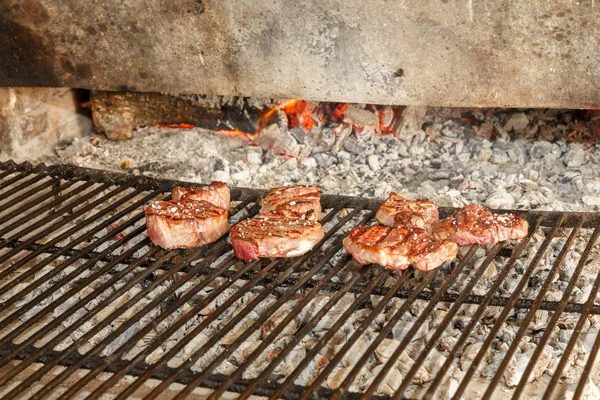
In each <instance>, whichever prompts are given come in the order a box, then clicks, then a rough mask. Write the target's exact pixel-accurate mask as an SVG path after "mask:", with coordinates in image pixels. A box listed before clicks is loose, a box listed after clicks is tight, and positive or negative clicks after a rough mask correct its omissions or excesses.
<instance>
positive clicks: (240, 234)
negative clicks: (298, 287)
mask: <svg viewBox="0 0 600 400" xmlns="http://www.w3.org/2000/svg"><path fill="white" fill-rule="evenodd" d="M230 235H231V245H232V246H233V250H234V252H235V255H236V256H237V257H238V258H240V259H242V260H257V259H259V258H269V257H296V256H299V255H302V254H304V253H306V252H308V251H310V250H311V249H312V248H313V247H314V246H315V245H316V244H317V243H319V242H320V241H321V239H323V236H324V232H323V227H322V226H321V224H319V223H318V222H314V221H310V220H308V219H307V218H304V217H303V215H302V214H290V213H289V211H288V215H282V214H281V213H278V212H271V213H261V214H259V215H258V217H256V218H249V219H245V220H243V221H241V222H240V223H238V224H236V225H234V226H233V228H231V233H230Z"/></svg>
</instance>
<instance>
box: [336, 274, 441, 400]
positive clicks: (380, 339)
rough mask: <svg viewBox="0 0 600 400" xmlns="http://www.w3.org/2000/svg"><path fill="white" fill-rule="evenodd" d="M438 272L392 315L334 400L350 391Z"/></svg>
mask: <svg viewBox="0 0 600 400" xmlns="http://www.w3.org/2000/svg"><path fill="white" fill-rule="evenodd" d="M436 272H437V269H436V270H433V271H429V272H428V273H427V275H425V278H423V280H422V281H421V282H420V283H419V285H417V286H416V287H415V288H414V290H413V293H412V295H411V296H409V297H408V298H407V299H406V301H405V302H404V303H402V306H400V308H399V309H398V311H396V312H395V313H394V315H392V317H391V318H390V319H389V321H388V322H386V324H385V325H384V326H383V327H382V328H381V331H380V332H379V334H378V335H377V337H376V338H375V340H373V342H372V343H371V344H370V345H369V347H368V348H367V350H366V351H365V352H364V354H363V355H362V356H361V357H360V359H359V360H358V361H357V362H356V365H355V366H354V367H353V368H352V370H351V371H350V372H349V373H348V375H347V376H346V378H344V380H343V381H342V383H341V385H340V386H339V387H338V388H337V389H336V390H335V392H334V393H333V395H332V396H331V399H332V400H334V399H339V398H340V397H341V396H342V395H343V394H344V392H345V391H346V390H347V389H348V387H349V386H350V385H351V384H352V382H353V381H354V378H355V377H356V375H358V373H359V372H360V370H361V369H362V368H363V366H364V365H365V364H366V363H367V361H368V359H369V358H370V357H371V355H372V354H374V352H375V350H376V349H377V347H378V346H379V345H380V344H381V342H383V340H384V339H385V338H387V336H388V335H389V334H390V332H392V329H393V327H394V326H395V325H396V323H398V321H400V319H401V318H402V316H404V314H406V312H407V311H408V309H409V308H410V306H411V304H412V303H413V302H414V301H415V300H416V298H417V297H418V295H419V293H421V292H422V291H423V290H425V288H426V287H427V285H428V284H429V282H430V281H431V279H432V278H433V277H434V276H435V274H436Z"/></svg>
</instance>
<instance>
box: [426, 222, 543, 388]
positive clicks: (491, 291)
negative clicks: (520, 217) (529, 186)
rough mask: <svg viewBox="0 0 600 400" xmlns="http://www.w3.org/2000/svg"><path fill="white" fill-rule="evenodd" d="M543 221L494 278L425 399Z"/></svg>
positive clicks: (459, 349)
mask: <svg viewBox="0 0 600 400" xmlns="http://www.w3.org/2000/svg"><path fill="white" fill-rule="evenodd" d="M541 222H542V218H541V217H540V218H538V220H537V221H536V224H535V226H534V227H533V228H532V229H530V232H529V234H528V235H527V237H526V238H525V239H523V240H522V241H521V242H520V243H519V244H518V245H517V247H516V249H515V251H513V253H512V255H511V257H510V258H509V260H508V261H507V262H506V264H505V265H504V268H502V271H501V272H500V273H499V274H498V277H497V278H496V279H495V280H494V283H493V284H492V286H491V287H490V288H489V290H488V293H487V294H486V296H485V297H484V299H483V301H482V302H481V304H480V305H479V307H477V310H476V311H475V313H474V314H473V316H471V318H470V319H469V323H468V324H467V326H465V328H464V329H463V330H462V332H461V335H460V337H459V338H458V341H457V342H456V343H455V344H454V346H452V350H451V351H450V353H449V354H448V356H447V357H446V361H445V362H444V365H442V367H441V368H440V370H439V371H438V372H437V374H436V375H435V378H434V379H433V381H432V382H431V383H430V384H429V387H428V388H427V392H426V393H425V395H424V396H423V398H424V399H431V398H432V397H433V395H434V393H435V391H436V390H437V388H438V386H439V385H440V384H441V383H442V380H443V379H444V376H445V375H446V374H445V373H446V372H447V371H450V368H451V367H452V364H454V362H455V359H456V356H457V355H458V353H459V352H460V351H461V350H462V349H463V347H464V345H465V343H466V340H467V339H468V338H469V335H470V333H471V331H473V329H474V328H475V326H476V325H477V323H478V322H479V319H480V318H481V316H482V315H483V312H484V311H485V310H486V308H487V307H488V305H489V302H490V300H491V299H492V297H493V295H494V293H496V291H497V290H498V288H499V287H500V285H501V284H502V282H504V279H505V278H506V277H507V276H508V274H509V272H510V271H512V268H513V266H514V264H515V261H517V259H518V258H519V256H520V255H521V253H522V252H523V250H524V249H525V247H526V246H527V244H528V243H529V242H530V240H531V237H532V236H533V234H534V232H535V231H536V230H537V229H538V228H539V226H540V224H541Z"/></svg>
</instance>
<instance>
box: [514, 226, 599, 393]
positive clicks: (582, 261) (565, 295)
mask: <svg viewBox="0 0 600 400" xmlns="http://www.w3.org/2000/svg"><path fill="white" fill-rule="evenodd" d="M598 235H600V228H596V229H595V230H594V233H593V234H592V236H591V237H590V240H589V241H588V243H587V246H586V248H585V250H584V251H583V254H582V255H581V258H580V259H579V262H578V263H577V267H576V268H575V271H574V272H573V275H572V276H571V278H570V280H569V284H568V285H567V288H566V289H565V291H564V292H563V296H562V299H561V301H560V303H559V306H558V307H557V309H556V310H555V311H554V314H552V318H551V319H550V321H549V322H548V325H547V327H545V328H544V334H543V335H542V337H541V338H540V341H539V342H538V344H537V346H536V348H535V350H534V352H533V355H532V356H531V359H530V360H529V363H528V364H527V367H526V368H525V371H524V372H523V376H522V377H521V380H520V381H519V384H518V385H517V388H516V389H515V393H514V395H513V398H514V399H518V398H519V397H520V395H521V393H522V391H523V389H524V387H525V384H526V383H527V381H528V380H529V376H530V375H531V372H532V370H533V367H534V366H535V364H536V363H537V360H538V359H539V357H540V355H541V354H542V351H543V350H544V346H545V345H546V343H547V342H548V339H550V335H551V334H552V332H553V331H554V327H555V326H556V324H557V323H558V319H559V318H560V316H561V315H562V313H563V311H564V308H565V305H566V303H567V301H568V300H569V297H570V296H571V293H572V292H573V289H574V288H575V284H576V283H577V281H578V280H579V277H580V276H581V272H582V271H583V267H584V266H585V263H586V262H587V260H588V258H589V256H590V253H591V251H592V249H593V247H594V244H595V243H596V240H597V239H598ZM599 276H600V274H599ZM596 280H598V279H596ZM594 286H596V283H595V284H594ZM597 291H598V290H597V286H596V293H597ZM586 303H589V301H588V302H586ZM587 306H588V304H586V307H587ZM584 315H585V314H582V315H581V316H580V318H579V321H577V325H579V323H580V321H581V326H580V327H579V330H578V329H575V330H574V331H573V334H572V336H571V339H570V340H569V343H571V342H573V345H574V344H575V343H574V342H575V340H576V339H577V337H578V336H579V332H580V331H581V327H582V326H583V321H582V319H583V318H584ZM571 349H572V348H571ZM571 349H568V351H567V349H565V352H564V353H563V355H562V358H561V362H562V359H565V362H566V359H568V358H569V353H570V352H571ZM565 355H566V356H565ZM561 362H559V366H560V364H561ZM557 369H558V368H557ZM560 372H562V367H561V371H560ZM560 372H559V373H558V374H557V373H556V372H555V374H554V376H557V377H558V376H560ZM554 376H553V379H554ZM551 385H552V381H550V385H549V386H548V387H550V386H551ZM546 393H548V391H546Z"/></svg>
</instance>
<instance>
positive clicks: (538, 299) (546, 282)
mask: <svg viewBox="0 0 600 400" xmlns="http://www.w3.org/2000/svg"><path fill="white" fill-rule="evenodd" d="M581 225H583V223H582V224H581ZM581 225H580V226H578V227H576V228H575V229H573V230H572V231H571V235H570V236H569V239H568V240H567V244H566V245H565V246H564V247H563V249H562V251H561V252H560V255H559V256H558V258H557V259H556V261H555V262H554V265H553V266H552V269H551V270H550V273H549V274H548V276H547V277H546V279H545V280H544V284H543V286H542V288H541V290H540V292H539V294H538V296H537V297H536V299H535V301H534V302H533V307H531V308H530V309H529V311H528V312H527V316H526V317H525V320H524V321H523V324H522V325H521V329H519V331H518V332H517V334H516V336H515V338H514V340H513V342H512V344H511V346H510V348H509V349H508V351H507V354H506V357H504V359H503V360H502V362H501V363H500V366H499V367H498V370H497V371H496V374H495V375H494V377H493V378H492V381H491V382H490V385H489V386H488V388H487V390H486V391H485V393H484V394H483V399H486V400H487V399H489V398H491V396H492V394H493V393H494V390H495V389H496V386H497V385H498V383H499V382H500V378H501V377H502V375H503V373H504V370H505V369H506V367H507V366H508V362H509V361H510V359H511V357H512V356H513V355H514V354H515V352H516V351H517V346H518V345H519V343H520V341H521V339H522V338H523V336H524V335H525V330H526V327H527V326H529V323H530V322H531V320H532V319H533V317H534V316H535V313H536V311H537V310H538V305H539V303H540V302H541V301H542V299H543V298H544V295H545V294H546V292H547V291H548V288H549V287H550V284H551V283H552V280H553V278H554V276H555V275H556V273H558V268H559V267H560V265H561V264H562V262H563V261H564V259H565V257H566V256H567V253H568V251H569V248H570V247H571V245H572V244H573V242H574V241H575V238H576V237H577V234H579V230H580V229H581ZM515 393H518V392H515Z"/></svg>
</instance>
